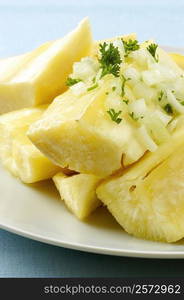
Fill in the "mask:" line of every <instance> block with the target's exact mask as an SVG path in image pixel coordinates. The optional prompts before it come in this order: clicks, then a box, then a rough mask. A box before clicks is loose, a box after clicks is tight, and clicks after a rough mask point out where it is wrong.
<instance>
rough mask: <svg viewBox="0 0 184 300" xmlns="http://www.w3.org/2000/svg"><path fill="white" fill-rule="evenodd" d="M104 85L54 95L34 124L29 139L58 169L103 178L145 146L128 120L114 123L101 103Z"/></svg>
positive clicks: (143, 149) (138, 156) (137, 153)
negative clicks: (95, 88)
mask: <svg viewBox="0 0 184 300" xmlns="http://www.w3.org/2000/svg"><path fill="white" fill-rule="evenodd" d="M105 97H106V86H105V85H104V86H103V87H102V88H100V89H98V91H92V92H91V93H87V94H84V95H83V96H76V95H74V94H72V92H71V91H70V90H69V91H67V92H65V93H64V94H62V95H61V96H59V97H57V98H56V99H55V100H54V101H53V103H52V104H51V105H50V106H49V108H48V110H47V111H46V112H45V113H44V115H43V118H41V119H40V120H39V121H38V122H36V123H34V124H33V125H32V126H31V127H30V129H29V131H28V136H29V138H30V139H31V141H32V142H33V143H34V144H35V145H36V147H38V149H39V150H41V151H42V152H43V153H44V154H45V155H46V156H48V157H49V158H50V159H51V160H52V161H53V162H54V163H56V164H57V165H59V166H61V167H62V168H64V167H68V168H69V169H72V170H75V171H77V172H80V173H88V174H93V175H96V176H101V177H105V176H107V175H109V174H111V173H113V172H114V171H116V170H118V169H120V168H121V159H122V155H123V154H124V161H123V162H124V164H130V163H132V162H134V161H135V160H137V159H139V158H140V157H141V156H142V155H143V154H144V152H145V146H144V145H142V144H141V142H139V141H138V137H136V136H134V130H133V129H134V128H133V127H132V125H131V124H130V123H128V122H126V121H125V122H121V123H120V124H118V125H117V124H116V123H115V122H112V121H111V119H110V118H109V116H108V114H107V112H106V110H107V109H106V108H105V106H104V102H105V101H104V99H105Z"/></svg>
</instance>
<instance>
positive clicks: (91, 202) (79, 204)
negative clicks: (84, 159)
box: [53, 173, 101, 219]
mask: <svg viewBox="0 0 184 300" xmlns="http://www.w3.org/2000/svg"><path fill="white" fill-rule="evenodd" d="M53 181H54V183H55V185H56V187H57V189H58V191H59V193H60V196H61V199H62V200H64V202H65V204H66V206H67V207H68V208H69V210H70V211H71V212H72V213H73V214H74V215H75V216H76V217H77V218H78V219H84V218H86V217H87V216H89V215H90V214H91V213H92V212H93V211H94V210H95V209H96V208H97V207H98V206H99V205H100V204H101V202H100V201H99V199H97V196H96V192H95V190H96V187H97V184H98V183H99V181H100V178H99V177H96V176H93V175H87V174H77V175H73V176H70V177H68V176H65V175H64V174H63V173H58V174H56V175H55V176H54V177H53Z"/></svg>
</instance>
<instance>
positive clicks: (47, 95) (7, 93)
mask: <svg viewBox="0 0 184 300" xmlns="http://www.w3.org/2000/svg"><path fill="white" fill-rule="evenodd" d="M81 44H82V47H81ZM92 45H93V42H92V36H91V31H90V25H89V21H88V19H87V18H86V19H84V20H83V21H81V23H80V24H79V25H78V27H77V28H76V29H75V30H73V31H72V32H71V33H69V34H68V35H66V36H65V37H64V38H62V39H59V40H56V41H54V42H48V43H46V44H44V45H42V46H41V47H39V48H37V49H36V50H34V51H32V52H29V53H27V54H25V55H20V56H17V57H12V58H8V59H2V60H1V61H0V113H5V112H9V111H12V110H17V109H20V108H24V107H31V106H36V105H40V104H43V103H48V102H51V101H52V99H53V98H54V97H56V96H57V95H59V94H60V93H61V92H63V91H64V90H65V89H66V85H65V81H66V78H67V76H68V74H69V73H71V71H72V65H73V63H74V62H75V61H78V60H80V59H81V57H83V56H86V55H88V54H89V53H90V52H91V49H92Z"/></svg>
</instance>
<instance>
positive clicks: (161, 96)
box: [158, 91, 164, 102]
mask: <svg viewBox="0 0 184 300" xmlns="http://www.w3.org/2000/svg"><path fill="white" fill-rule="evenodd" d="M163 96H164V91H160V93H159V95H158V101H159V102H160V101H161V100H162V98H163Z"/></svg>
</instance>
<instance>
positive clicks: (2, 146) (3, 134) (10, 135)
mask: <svg viewBox="0 0 184 300" xmlns="http://www.w3.org/2000/svg"><path fill="white" fill-rule="evenodd" d="M46 107H47V106H46V105H42V106H39V107H35V108H31V109H30V108H25V109H21V110H18V111H13V112H10V113H7V114H4V115H2V116H0V160H1V161H2V163H3V165H4V166H5V167H7V168H11V167H12V166H13V158H12V144H13V140H14V139H15V138H16V137H17V135H19V134H22V135H25V133H26V131H27V130H28V128H29V126H30V125H31V124H32V123H33V122H35V121H36V120H38V119H39V118H40V117H41V115H42V114H43V112H44V110H45V109H46Z"/></svg>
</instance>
